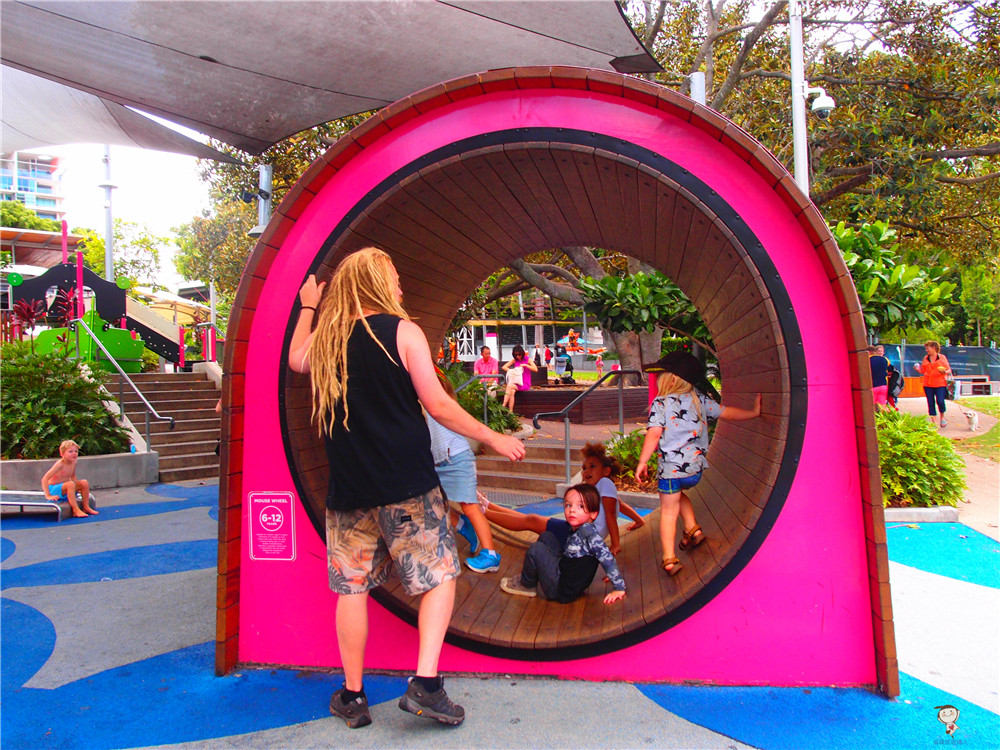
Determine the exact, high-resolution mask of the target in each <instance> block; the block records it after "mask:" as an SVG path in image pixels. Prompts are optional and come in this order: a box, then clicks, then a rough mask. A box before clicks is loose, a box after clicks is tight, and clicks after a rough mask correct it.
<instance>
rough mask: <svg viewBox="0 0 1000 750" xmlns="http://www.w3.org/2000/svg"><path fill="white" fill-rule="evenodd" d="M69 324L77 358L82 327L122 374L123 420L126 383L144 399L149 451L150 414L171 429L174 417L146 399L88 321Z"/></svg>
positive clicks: (119, 397) (120, 386) (120, 402)
mask: <svg viewBox="0 0 1000 750" xmlns="http://www.w3.org/2000/svg"><path fill="white" fill-rule="evenodd" d="M69 326H70V327H71V328H72V329H73V331H74V332H75V333H76V358H77V359H79V358H80V328H83V330H84V331H86V332H87V335H88V336H90V338H91V339H92V340H93V342H94V343H95V344H96V345H97V348H98V349H100V350H101V351H102V352H104V356H105V357H107V358H108V361H109V362H110V363H111V364H113V365H114V366H115V369H116V370H118V374H119V375H120V376H121V380H119V381H118V408H119V409H120V410H121V418H122V419H123V420H124V419H125V383H128V384H129V387H130V388H131V389H132V390H133V391H135V395H137V396H138V397H139V400H140V401H142V403H143V404H144V405H145V407H146V450H147V451H148V450H150V443H149V417H150V414H152V416H153V417H155V418H156V419H158V420H159V421H161V422H170V429H171V430H172V429H174V424H175V422H174V418H173V417H165V416H163V415H162V414H160V413H159V412H158V411H157V410H156V409H154V408H153V405H152V404H150V403H149V401H147V400H146V397H145V396H143V395H142V393H141V392H140V391H139V389H138V388H137V387H136V385H135V383H133V382H132V379H131V378H130V377H129V376H128V375H126V374H125V371H124V370H123V369H122V368H121V367H120V366H119V365H118V362H117V361H116V360H115V358H114V357H113V356H112V355H111V352H109V351H108V350H107V349H106V348H105V347H104V344H102V343H101V340H100V339H99V338H97V336H96V335H95V334H94V332H93V331H91V330H90V327H89V326H88V325H87V324H86V323H84V322H83V320H82V319H81V318H77V319H76V320H72V321H70V323H69Z"/></svg>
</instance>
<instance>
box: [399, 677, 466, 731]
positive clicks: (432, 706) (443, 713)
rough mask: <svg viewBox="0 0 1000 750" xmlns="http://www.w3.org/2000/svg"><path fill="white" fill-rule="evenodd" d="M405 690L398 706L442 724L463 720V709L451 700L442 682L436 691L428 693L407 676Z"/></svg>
mask: <svg viewBox="0 0 1000 750" xmlns="http://www.w3.org/2000/svg"><path fill="white" fill-rule="evenodd" d="M409 683H410V684H409V685H408V686H407V687H406V692H405V693H403V697H401V698H400V699H399V707H400V708H401V709H403V710H404V711H409V712H410V713H411V714H416V715H417V716H426V717H427V718H428V719H437V720H438V721H440V722H441V723H442V724H461V723H462V722H463V721H465V709H464V708H462V707H461V706H458V705H456V704H454V703H452V702H451V698H449V697H448V694H447V693H446V692H445V691H444V683H443V682H442V683H441V689H440V690H438V691H437V692H436V693H428V692H427V691H426V690H425V689H424V686H423V685H421V684H420V683H419V682H417V681H416V680H414V679H413V678H412V677H410V678H409Z"/></svg>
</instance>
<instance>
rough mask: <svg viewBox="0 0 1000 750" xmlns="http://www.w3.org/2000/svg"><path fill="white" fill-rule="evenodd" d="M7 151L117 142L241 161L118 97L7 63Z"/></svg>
mask: <svg viewBox="0 0 1000 750" xmlns="http://www.w3.org/2000/svg"><path fill="white" fill-rule="evenodd" d="M2 85H3V101H4V107H3V136H2V137H3V150H4V151H5V152H10V151H23V150H26V149H32V148H41V147H44V146H61V145H64V144H70V143H114V144H115V145H118V146H133V147H136V148H148V149H153V150H154V151H169V152H172V153H176V154H189V155H191V156H198V157H201V158H203V159H216V160H219V161H227V162H232V163H239V161H238V160H237V159H233V158H232V157H230V156H227V155H226V154H223V153H222V152H220V151H216V150H215V149H214V148H210V147H209V146H206V145H204V144H203V143H199V142H198V141H196V140H194V139H193V138H188V137H187V136H185V135H182V134H181V133H178V132H176V131H174V130H171V129H170V128H167V127H164V126H163V125H160V124H159V123H158V122H155V121H153V120H151V119H149V118H148V117H144V116H142V115H140V114H138V113H136V112H133V111H132V110H130V109H128V108H127V107H123V106H122V105H121V104H118V103H116V102H112V101H108V100H107V99H101V98H100V97H97V96H93V95H92V94H88V93H86V92H85V91H79V90H77V89H73V88H70V87H69V86H64V85H62V84H61V83H56V82H55V81H50V80H48V79H46V78H41V77H39V76H36V75H32V74H30V73H25V72H24V71H22V70H15V69H14V68H9V67H7V66H6V65H4V66H3V84H2Z"/></svg>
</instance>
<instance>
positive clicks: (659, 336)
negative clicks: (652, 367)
mask: <svg viewBox="0 0 1000 750" xmlns="http://www.w3.org/2000/svg"><path fill="white" fill-rule="evenodd" d="M662 343H663V329H662V328H657V329H656V330H655V331H653V332H652V333H640V334H639V346H640V348H641V351H642V361H643V363H644V364H650V363H651V362H655V361H656V360H658V359H659V358H660V346H661V344H662Z"/></svg>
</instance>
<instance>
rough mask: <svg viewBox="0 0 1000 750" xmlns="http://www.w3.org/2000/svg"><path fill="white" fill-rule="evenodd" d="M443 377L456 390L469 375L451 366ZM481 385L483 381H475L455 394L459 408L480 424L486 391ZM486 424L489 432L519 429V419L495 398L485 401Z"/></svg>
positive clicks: (460, 368)
mask: <svg viewBox="0 0 1000 750" xmlns="http://www.w3.org/2000/svg"><path fill="white" fill-rule="evenodd" d="M445 375H447V377H448V379H449V380H450V381H451V384H452V385H453V386H455V387H456V388H457V387H458V386H460V385H461V384H462V383H464V382H465V381H466V380H468V379H469V374H468V373H467V372H465V370H464V369H463V368H462V366H461V365H452V366H451V367H449V368H448V370H447V371H445ZM483 383H484V381H482V380H477V381H476V382H475V383H470V384H469V385H467V386H466V387H465V388H463V389H462V390H461V391H459V392H458V394H457V395H458V403H459V404H460V405H461V407H462V408H463V409H465V410H466V411H467V412H469V414H471V415H472V416H473V417H475V418H476V419H477V420H478V421H480V422H482V421H483V392H484V391H485V390H486V386H484V385H483ZM500 388H501V390H500V391H498V392H499V393H502V392H503V390H502V386H501V387H500ZM486 424H487V426H488V427H489V428H490V429H491V430H495V431H497V432H504V431H506V430H510V431H511V432H517V431H518V430H520V429H521V418H520V417H518V416H517V414H515V413H514V412H512V411H511V410H510V409H508V408H507V407H505V406H504V405H503V404H502V403H501V402H500V401H498V400H497V399H496V397H495V396H490V397H489V398H487V399H486Z"/></svg>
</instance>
